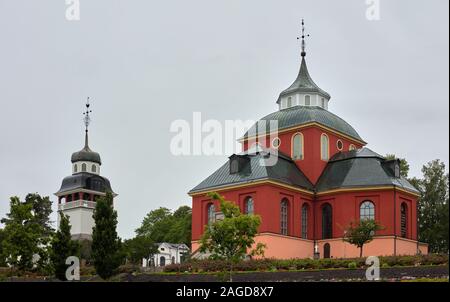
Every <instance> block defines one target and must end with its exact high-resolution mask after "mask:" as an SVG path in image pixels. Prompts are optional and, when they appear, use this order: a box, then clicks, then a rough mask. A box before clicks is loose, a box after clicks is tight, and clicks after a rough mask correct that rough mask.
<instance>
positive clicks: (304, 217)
mask: <svg viewBox="0 0 450 302" xmlns="http://www.w3.org/2000/svg"><path fill="white" fill-rule="evenodd" d="M302 238H303V239H308V205H307V204H304V205H303V207H302Z"/></svg>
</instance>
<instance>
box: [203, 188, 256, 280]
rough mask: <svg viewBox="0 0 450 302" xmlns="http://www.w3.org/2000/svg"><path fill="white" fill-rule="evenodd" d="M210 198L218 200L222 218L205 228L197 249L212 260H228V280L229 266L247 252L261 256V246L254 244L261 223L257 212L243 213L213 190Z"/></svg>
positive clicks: (231, 268)
mask: <svg viewBox="0 0 450 302" xmlns="http://www.w3.org/2000/svg"><path fill="white" fill-rule="evenodd" d="M208 196H210V197H211V198H212V199H213V200H218V201H219V203H220V210H221V212H222V213H223V217H224V218H223V220H218V221H215V222H214V223H211V224H209V225H208V226H206V227H205V231H204V233H203V235H202V237H201V239H200V252H202V253H210V258H212V259H222V260H226V261H228V262H229V271H230V281H232V276H231V274H232V272H233V265H234V264H235V263H236V262H238V261H241V260H242V259H244V257H245V256H246V255H247V253H248V252H250V253H249V254H250V255H263V252H264V247H265V246H264V245H263V244H260V243H258V244H257V245H256V248H255V249H253V250H250V249H251V248H252V246H253V245H254V243H255V236H256V234H257V233H258V227H259V225H260V224H261V218H260V217H259V216H258V215H245V214H242V213H241V212H240V210H239V207H238V206H236V205H235V204H234V203H232V202H230V201H226V200H225V199H224V197H223V196H221V195H219V194H218V193H216V192H212V193H209V194H208Z"/></svg>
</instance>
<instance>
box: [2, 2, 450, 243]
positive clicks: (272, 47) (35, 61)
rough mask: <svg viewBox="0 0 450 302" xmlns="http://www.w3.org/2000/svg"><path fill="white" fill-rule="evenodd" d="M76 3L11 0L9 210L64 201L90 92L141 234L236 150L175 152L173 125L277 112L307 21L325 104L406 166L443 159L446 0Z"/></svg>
mask: <svg viewBox="0 0 450 302" xmlns="http://www.w3.org/2000/svg"><path fill="white" fill-rule="evenodd" d="M80 4H81V7H80V8H81V10H80V13H81V14H80V17H81V18H80V20H79V21H68V20H66V18H65V10H66V5H65V1H64V0H39V1H36V0H28V1H25V0H0V43H1V44H0V102H1V103H0V105H1V106H0V113H1V118H0V169H1V173H0V217H3V216H4V215H5V213H7V212H8V209H9V197H10V196H12V195H18V196H20V197H22V198H23V197H24V196H25V195H26V193H28V192H38V193H40V194H42V195H50V196H51V197H52V199H53V200H56V198H55V197H54V195H53V193H54V192H56V191H58V189H59V187H60V185H61V180H62V179H63V178H64V177H65V176H67V175H70V174H71V163H70V156H71V154H72V152H74V151H78V150H79V149H81V148H82V147H83V140H84V138H83V135H84V134H83V124H82V117H83V116H82V112H83V109H84V107H83V106H84V102H85V99H86V97H87V96H90V97H91V99H92V104H93V105H92V110H93V113H92V124H91V127H90V145H91V148H92V149H93V150H95V151H97V152H99V153H100V154H101V157H102V162H103V165H102V171H101V174H102V175H104V176H106V177H107V178H109V179H110V181H111V184H112V186H113V190H114V191H115V192H117V193H118V194H119V196H118V197H117V199H116V209H117V210H118V215H119V226H118V229H119V235H120V236H122V237H123V238H129V237H131V236H133V234H134V230H135V229H136V228H137V227H138V226H139V225H140V223H141V221H142V219H143V218H144V216H145V214H146V213H148V212H149V211H150V210H152V209H155V208H158V207H161V206H164V207H168V208H171V209H175V208H177V207H178V206H180V205H191V199H190V197H189V196H188V195H187V192H188V191H189V190H190V189H191V188H193V187H194V186H195V185H197V184H198V183H199V182H200V181H202V180H203V179H204V178H206V177H207V176H208V175H210V174H211V173H212V172H213V171H215V170H216V169H217V168H218V167H220V166H221V165H222V164H223V163H224V162H225V160H226V158H227V156H229V155H230V154H224V155H223V156H188V157H177V156H173V155H171V153H170V148H169V145H170V140H171V138H172V137H173V133H170V131H169V127H170V124H171V122H172V121H174V120H176V119H186V120H188V121H192V113H193V112H194V111H199V112H201V113H202V115H203V118H204V119H217V120H219V121H221V122H223V121H224V120H226V119H231V120H235V119H258V118H261V117H263V116H265V115H267V114H269V113H271V112H273V111H276V110H277V106H276V104H275V102H276V100H277V97H278V94H279V93H280V92H281V91H282V90H284V89H285V88H287V87H288V86H289V85H290V84H291V83H292V82H293V80H294V79H295V77H296V75H297V72H298V68H299V62H300V55H299V54H300V48H299V42H298V41H297V40H296V37H297V36H298V35H299V30H300V21H301V18H305V20H306V26H307V31H308V32H309V33H310V35H311V37H310V38H309V39H308V41H307V43H308V44H307V62H308V68H309V72H310V74H311V76H312V78H313V79H314V81H315V82H316V83H317V84H318V85H319V86H320V87H321V88H322V89H324V90H326V91H327V92H329V93H330V94H331V101H330V107H329V110H330V111H331V112H333V113H335V114H337V115H338V116H340V117H342V118H343V119H344V120H346V121H347V122H348V123H350V124H351V125H352V126H353V127H354V128H355V129H356V130H357V131H358V133H359V134H360V136H361V137H362V138H363V139H364V140H365V141H367V142H368V147H369V148H371V149H372V150H374V151H376V152H378V153H380V154H386V153H395V154H396V155H397V156H398V157H405V158H407V160H408V161H409V163H410V168H411V171H410V175H411V176H420V175H421V173H420V169H421V167H422V165H423V164H425V163H426V162H428V161H430V160H433V159H436V158H439V159H441V160H443V161H444V162H445V163H446V165H448V158H449V140H448V137H449V133H448V124H449V115H448V114H449V113H448V110H449V108H448V107H449V92H448V81H449V76H448V65H449V61H448V51H449V40H448V35H449V33H448V25H449V24H448V23H449V16H448V9H449V8H448V1H447V0H433V1H423V0H422V1H411V0H402V1H400V0H395V1H392V0H389V1H387V0H381V1H380V20H379V21H368V20H367V18H366V9H367V5H366V2H365V0H351V1H336V0H329V1H325V0H322V1H318V0H310V1H300V0H289V1H288V0H245V1H244V0H239V1H237V0H234V1H233V0H221V1H211V0H201V1H200V0H189V1H186V0H164V1H149V0H141V1H139V0H133V1H130V0H122V1H119V0H116V1H111V0H89V1H88V0H80ZM54 210H56V205H54ZM53 218H54V219H56V215H53Z"/></svg>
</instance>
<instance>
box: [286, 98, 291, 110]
mask: <svg viewBox="0 0 450 302" xmlns="http://www.w3.org/2000/svg"><path fill="white" fill-rule="evenodd" d="M287 107H288V108H289V107H292V97H288V99H287Z"/></svg>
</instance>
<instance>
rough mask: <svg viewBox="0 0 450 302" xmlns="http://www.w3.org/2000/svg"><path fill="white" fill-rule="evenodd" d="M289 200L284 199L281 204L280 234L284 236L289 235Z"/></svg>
mask: <svg viewBox="0 0 450 302" xmlns="http://www.w3.org/2000/svg"><path fill="white" fill-rule="evenodd" d="M288 203H289V202H288V200H287V199H283V200H282V201H281V203H280V232H281V234H282V235H287V234H288V206H289V205H288Z"/></svg>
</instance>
